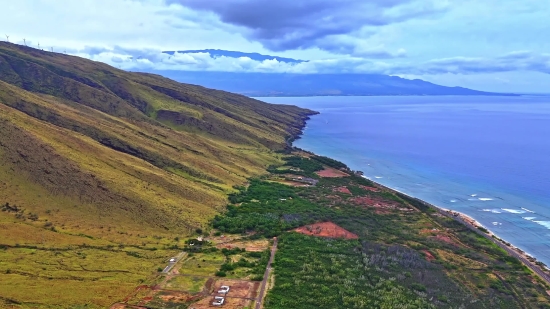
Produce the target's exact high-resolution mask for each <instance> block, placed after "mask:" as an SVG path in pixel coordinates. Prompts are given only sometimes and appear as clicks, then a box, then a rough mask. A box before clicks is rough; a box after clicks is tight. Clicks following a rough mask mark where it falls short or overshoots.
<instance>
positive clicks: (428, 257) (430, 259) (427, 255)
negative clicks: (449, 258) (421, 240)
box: [422, 250, 435, 262]
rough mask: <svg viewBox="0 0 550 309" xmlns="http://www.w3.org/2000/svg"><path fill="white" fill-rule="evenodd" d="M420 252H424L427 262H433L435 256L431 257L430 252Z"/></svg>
mask: <svg viewBox="0 0 550 309" xmlns="http://www.w3.org/2000/svg"><path fill="white" fill-rule="evenodd" d="M422 252H424V254H425V255H426V260H428V261H430V262H431V261H433V260H435V256H433V254H431V253H430V251H428V250H422Z"/></svg>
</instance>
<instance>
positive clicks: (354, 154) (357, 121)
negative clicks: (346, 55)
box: [259, 96, 550, 265]
mask: <svg viewBox="0 0 550 309" xmlns="http://www.w3.org/2000/svg"><path fill="white" fill-rule="evenodd" d="M259 99H260V100H263V101H266V102H270V103H282V104H293V105H298V106H300V107H305V108H310V109H313V110H316V111H319V112H320V113H321V114H319V115H316V116H312V117H311V120H310V121H308V123H307V127H306V128H305V130H304V134H303V136H302V138H301V139H299V140H297V141H296V142H295V143H294V145H295V146H297V147H300V148H303V149H306V150H309V151H312V152H314V153H316V154H319V155H325V156H329V157H332V158H335V159H338V160H340V161H342V162H345V163H346V164H347V165H348V166H350V168H352V169H354V170H361V171H363V172H364V173H365V175H366V176H367V177H369V178H371V179H373V180H375V181H377V182H379V183H381V184H384V185H386V186H389V187H392V188H394V189H397V190H399V191H402V192H404V193H407V194H409V195H412V196H415V197H418V198H420V199H423V200H425V201H427V202H429V203H432V204H434V205H437V206H440V207H443V208H447V209H453V210H456V211H460V212H462V213H465V214H467V215H470V216H471V217H473V218H474V219H476V220H477V221H479V222H480V223H481V224H483V225H484V226H485V227H487V228H488V229H490V230H491V231H492V232H494V233H495V234H496V235H498V236H499V237H501V238H503V239H505V240H507V241H509V242H510V243H512V244H513V245H515V246H517V247H519V248H521V249H522V250H524V251H526V252H527V253H529V254H531V255H532V256H534V257H536V258H537V259H538V260H540V261H542V262H544V263H545V264H547V265H550V192H549V191H548V190H549V189H550V96H520V97H485V96H475V97H471V96H439V97H435V96H401V97H299V98H288V97H285V98H280V97H277V98H272V97H270V98H259Z"/></svg>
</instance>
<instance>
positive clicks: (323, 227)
mask: <svg viewBox="0 0 550 309" xmlns="http://www.w3.org/2000/svg"><path fill="white" fill-rule="evenodd" d="M295 231H296V232H298V233H301V234H305V235H312V236H319V237H327V238H345V239H358V238H359V237H358V236H357V235H356V234H353V233H352V232H350V231H348V230H346V229H344V228H342V227H340V226H338V225H336V224H334V223H332V222H322V223H314V224H309V225H306V226H302V227H299V228H297V229H295Z"/></svg>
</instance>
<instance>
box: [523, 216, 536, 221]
mask: <svg viewBox="0 0 550 309" xmlns="http://www.w3.org/2000/svg"><path fill="white" fill-rule="evenodd" d="M536 218H537V217H523V219H525V220H529V221H532V220H534V219H536Z"/></svg>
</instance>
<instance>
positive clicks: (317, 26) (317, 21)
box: [169, 0, 446, 52]
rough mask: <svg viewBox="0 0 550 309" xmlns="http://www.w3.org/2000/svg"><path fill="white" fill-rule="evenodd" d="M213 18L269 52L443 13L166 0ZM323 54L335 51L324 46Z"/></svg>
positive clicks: (429, 7)
mask: <svg viewBox="0 0 550 309" xmlns="http://www.w3.org/2000/svg"><path fill="white" fill-rule="evenodd" d="M169 3H178V4H181V5H183V6H185V7H188V8H191V9H194V10H200V11H206V12H212V13H215V14H216V15H217V16H219V18H220V19H221V21H222V22H224V23H227V24H231V25H235V26H240V27H243V28H244V29H243V34H244V35H245V36H246V37H247V38H249V39H251V40H255V41H258V42H260V43H262V44H263V45H264V46H265V47H267V48H268V49H270V50H273V51H283V50H289V49H303V48H310V47H319V48H324V47H325V46H330V43H328V42H327V40H330V37H331V36H335V35H346V34H349V33H353V32H360V30H361V29H363V28H365V27H368V26H374V27H379V26H384V25H388V24H393V23H399V22H402V21H405V20H409V19H414V18H420V17H425V16H431V15H434V14H437V13H441V12H442V11H444V10H445V9H446V5H445V1H435V0H434V1H432V0H332V1H325V0H308V1H300V0H277V1H273V0H223V1H204V0H170V1H169ZM329 51H337V52H338V51H339V50H337V49H334V48H330V47H329Z"/></svg>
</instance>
